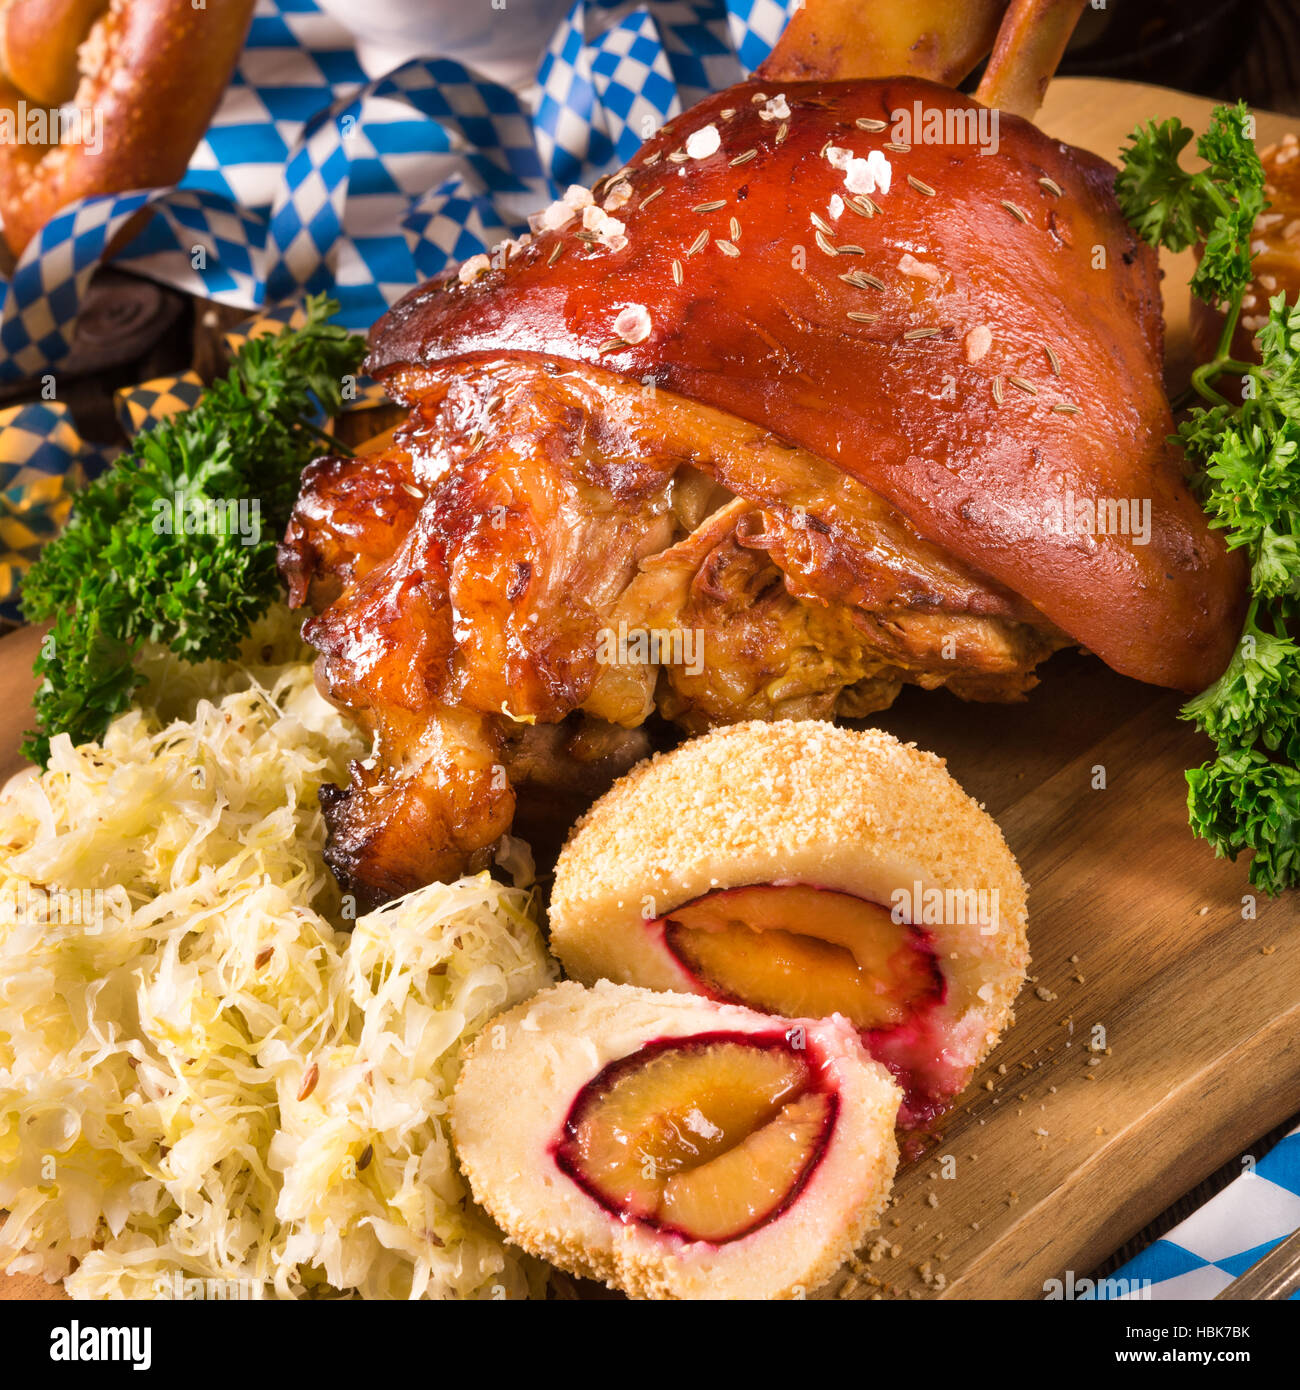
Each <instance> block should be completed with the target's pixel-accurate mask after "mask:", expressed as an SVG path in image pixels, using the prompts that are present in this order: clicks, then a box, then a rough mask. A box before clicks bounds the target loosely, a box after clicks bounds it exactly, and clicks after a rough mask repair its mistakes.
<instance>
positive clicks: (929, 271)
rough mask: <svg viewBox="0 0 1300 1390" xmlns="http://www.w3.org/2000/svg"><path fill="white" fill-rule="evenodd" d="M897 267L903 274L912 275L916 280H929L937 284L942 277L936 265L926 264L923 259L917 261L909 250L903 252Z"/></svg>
mask: <svg viewBox="0 0 1300 1390" xmlns="http://www.w3.org/2000/svg"><path fill="white" fill-rule="evenodd" d="M898 268H899V270H901V271H902V272H903V274H904V275H914V276H915V277H916V278H917V279H918V280H931V281H933V282H935V283H936V284H937V283H938V282H939V281H940V280H942V279H943V275H942V274H941V273H940V271H939V268H938V266H933V265H928V264H927V263H926V262H925V261H918V260H917V259H916V257H915V256H914V255H912V253H911V252H910V251H904V252H903V257H902V259H901V260H900V261H899V262H898Z"/></svg>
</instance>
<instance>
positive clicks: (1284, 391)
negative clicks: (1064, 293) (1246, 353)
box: [1116, 102, 1300, 894]
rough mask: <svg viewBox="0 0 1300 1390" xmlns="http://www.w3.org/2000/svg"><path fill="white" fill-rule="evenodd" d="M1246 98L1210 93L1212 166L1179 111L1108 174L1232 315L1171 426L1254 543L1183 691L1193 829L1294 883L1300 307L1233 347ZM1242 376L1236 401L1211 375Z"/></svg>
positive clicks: (1258, 203)
mask: <svg viewBox="0 0 1300 1390" xmlns="http://www.w3.org/2000/svg"><path fill="white" fill-rule="evenodd" d="M1251 134H1252V125H1251V120H1250V113H1249V110H1248V109H1247V107H1246V105H1245V103H1244V102H1239V103H1238V104H1237V105H1236V106H1220V107H1216V108H1215V111H1214V114H1213V116H1212V118H1211V122H1210V128H1209V130H1208V131H1207V132H1206V134H1205V135H1203V136H1202V137H1201V138H1200V139H1199V140H1198V141H1197V145H1196V148H1197V152H1198V153H1199V154H1200V156H1201V158H1202V159H1203V160H1204V161H1205V168H1204V169H1202V170H1199V171H1197V172H1195V173H1189V172H1187V171H1186V170H1184V169H1183V168H1182V167H1181V164H1180V163H1179V157H1180V155H1181V154H1182V152H1183V151H1184V149H1185V148H1186V146H1187V145H1188V143H1189V142H1190V140H1191V138H1192V132H1191V131H1190V130H1188V129H1187V127H1186V126H1184V125H1182V124H1181V122H1179V121H1178V120H1176V119H1175V120H1169V121H1165V122H1163V123H1161V124H1159V125H1157V124H1156V123H1154V122H1152V123H1150V124H1148V125H1147V126H1145V127H1140V128H1139V129H1138V130H1136V131H1135V132H1134V134H1133V137H1132V142H1131V144H1130V146H1129V147H1128V149H1126V150H1125V151H1124V153H1123V155H1122V161H1123V168H1122V170H1121V172H1120V174H1119V176H1118V178H1117V180H1116V191H1117V193H1118V196H1119V200H1120V206H1121V207H1122V208H1123V210H1124V213H1125V215H1126V216H1127V217H1128V219H1129V221H1130V222H1131V223H1132V224H1133V226H1134V227H1135V228H1136V229H1137V231H1138V232H1139V233H1140V234H1141V235H1142V236H1143V237H1144V238H1145V239H1146V240H1147V241H1148V242H1150V243H1151V244H1152V245H1153V246H1166V247H1168V248H1169V249H1170V250H1172V251H1181V250H1184V249H1185V248H1186V247H1187V246H1189V245H1191V244H1192V243H1193V242H1194V241H1198V240H1199V241H1202V242H1203V243H1204V250H1203V253H1202V256H1201V261H1200V265H1199V267H1198V268H1197V271H1196V274H1195V275H1194V276H1193V278H1192V282H1191V284H1192V290H1193V292H1194V293H1195V294H1196V295H1197V296H1198V297H1199V298H1201V299H1203V300H1205V301H1206V302H1207V303H1209V304H1212V305H1215V306H1216V307H1217V308H1219V309H1220V310H1221V311H1222V312H1223V313H1224V315H1225V317H1224V324H1223V332H1222V334H1221V336H1220V339H1219V343H1218V347H1217V350H1216V352H1215V355H1214V357H1213V358H1212V359H1211V360H1210V361H1209V362H1206V363H1203V364H1202V365H1201V366H1199V367H1197V368H1196V370H1195V371H1194V372H1193V373H1192V382H1191V393H1192V398H1193V399H1195V398H1196V397H1200V398H1201V400H1202V401H1203V402H1205V403H1204V404H1201V405H1197V406H1196V407H1195V408H1194V409H1193V410H1192V411H1191V412H1190V414H1188V415H1187V416H1186V418H1185V419H1184V420H1183V421H1182V422H1181V424H1180V425H1179V427H1178V436H1177V438H1178V441H1179V443H1181V445H1182V447H1183V450H1184V452H1185V454H1186V456H1187V459H1188V463H1189V469H1190V481H1191V483H1192V485H1193V487H1194V488H1195V489H1196V491H1197V494H1198V496H1199V497H1200V499H1201V502H1202V505H1203V506H1204V507H1205V510H1206V512H1207V513H1208V515H1209V517H1210V525H1211V526H1213V527H1216V528H1218V529H1221V530H1223V531H1224V533H1225V539H1226V541H1227V544H1228V546H1229V548H1230V549H1234V550H1245V551H1246V553H1247V555H1248V556H1249V559H1250V588H1251V603H1250V608H1249V611H1248V613H1247V616H1246V622H1245V626H1244V628H1243V630H1242V635H1241V641H1240V642H1239V643H1238V646H1237V649H1236V651H1235V653H1234V655H1233V658H1232V661H1231V662H1230V663H1229V665H1228V668H1227V670H1225V671H1224V673H1223V674H1222V675H1221V676H1220V677H1219V679H1218V680H1217V681H1215V683H1214V684H1213V685H1212V686H1210V687H1209V689H1207V690H1204V691H1202V692H1201V693H1200V694H1199V695H1197V696H1196V697H1195V699H1193V700H1190V701H1189V702H1188V703H1187V704H1186V705H1185V706H1184V707H1183V711H1182V713H1183V717H1184V718H1186V719H1189V720H1191V721H1192V722H1193V723H1194V724H1195V725H1196V726H1197V727H1198V728H1199V729H1201V730H1202V732H1204V733H1205V734H1207V735H1208V736H1209V737H1210V738H1211V739H1212V740H1213V741H1214V745H1215V752H1216V756H1215V757H1214V758H1213V759H1212V760H1211V761H1209V762H1207V763H1205V764H1204V765H1203V766H1201V767H1198V768H1193V769H1192V770H1191V771H1189V772H1188V774H1187V785H1188V798H1187V804H1188V811H1189V814H1190V819H1191V825H1192V829H1193V831H1194V832H1195V833H1196V834H1197V835H1199V836H1201V837H1203V838H1204V839H1206V840H1207V841H1209V843H1210V844H1212V845H1213V846H1214V848H1215V852H1216V853H1218V854H1220V855H1226V856H1228V858H1230V859H1233V860H1235V859H1236V858H1237V856H1238V855H1239V854H1242V853H1243V852H1246V851H1250V852H1252V859H1251V865H1250V881H1251V883H1253V884H1254V885H1255V886H1256V887H1258V888H1260V889H1262V890H1263V891H1264V892H1266V893H1270V894H1275V893H1280V892H1281V891H1283V889H1286V888H1290V887H1295V886H1296V885H1297V884H1300V770H1297V763H1300V646H1298V645H1297V643H1296V641H1295V640H1294V638H1293V637H1292V635H1291V630H1290V624H1291V622H1292V621H1293V620H1294V619H1295V618H1296V616H1297V614H1300V307H1292V308H1288V307H1287V304H1286V298H1285V296H1284V295H1277V296H1275V297H1274V298H1273V300H1272V301H1271V303H1270V305H1269V315H1268V321H1267V323H1266V325H1265V326H1264V327H1263V329H1261V331H1260V335H1259V340H1260V348H1261V358H1262V361H1261V363H1259V364H1255V363H1251V362H1242V361H1239V360H1237V359H1235V358H1233V357H1232V355H1231V344H1232V339H1233V336H1234V334H1235V332H1236V328H1237V322H1238V319H1239V317H1240V314H1241V301H1242V297H1243V296H1244V294H1245V293H1246V291H1247V289H1248V288H1249V286H1250V284H1251V280H1252V270H1251V250H1250V242H1251V236H1252V230H1253V227H1254V224H1255V219H1256V218H1257V217H1258V216H1259V214H1260V212H1262V211H1263V210H1264V208H1265V207H1266V206H1267V204H1266V202H1265V199H1264V171H1263V168H1262V166H1261V165H1260V162H1259V157H1258V155H1257V154H1256V152H1255V146H1254V141H1253V139H1252V138H1251ZM1225 373H1232V374H1234V375H1237V376H1239V377H1240V378H1241V381H1242V402H1241V404H1240V405H1239V406H1238V405H1234V404H1233V403H1231V402H1230V401H1228V400H1227V398H1226V397H1224V396H1223V395H1222V394H1221V393H1220V392H1219V391H1217V390H1215V388H1214V381H1215V379H1216V378H1217V377H1220V376H1222V375H1224V374H1225Z"/></svg>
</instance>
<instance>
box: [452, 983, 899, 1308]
mask: <svg viewBox="0 0 1300 1390" xmlns="http://www.w3.org/2000/svg"><path fill="white" fill-rule="evenodd" d="M898 1101H899V1091H898V1088H897V1086H896V1085H895V1084H894V1082H893V1080H892V1078H891V1077H890V1074H889V1072H888V1071H887V1070H886V1069H885V1068H884V1067H882V1066H880V1065H879V1064H878V1063H876V1062H874V1061H872V1060H871V1058H870V1057H869V1056H868V1055H867V1054H866V1052H865V1051H864V1049H863V1048H862V1045H861V1042H860V1039H859V1037H858V1034H857V1031H856V1029H854V1028H853V1027H852V1026H851V1025H850V1024H849V1023H847V1022H846V1021H845V1020H843V1019H837V1020H833V1021H827V1020H808V1019H801V1020H800V1019H785V1018H773V1017H772V1016H770V1015H767V1014H759V1013H755V1012H753V1011H752V1010H749V1009H743V1008H738V1007H736V1006H733V1005H726V1004H717V1003H715V1002H713V1001H711V1000H708V999H705V998H702V997H700V996H696V995H681V994H664V993H657V992H653V991H650V990H642V989H634V988H632V987H630V986H618V985H611V984H609V983H608V982H603V981H602V982H601V983H600V984H598V985H597V986H596V987H595V988H593V989H584V988H583V987H582V986H581V985H578V984H574V983H566V984H563V985H557V986H555V987H554V988H553V989H550V990H546V991H544V992H543V993H542V994H540V995H538V996H536V998H535V999H533V1000H531V1001H530V1002H529V1003H528V1004H526V1005H522V1006H520V1007H519V1008H516V1009H514V1010H512V1011H511V1012H510V1013H509V1014H506V1015H505V1016H504V1017H503V1018H501V1019H498V1020H496V1021H495V1022H494V1023H493V1025H492V1027H491V1028H490V1029H489V1030H488V1031H487V1033H486V1034H485V1035H484V1036H483V1037H482V1038H480V1040H479V1041H478V1042H476V1043H475V1045H474V1046H473V1047H472V1048H471V1050H470V1052H469V1053H468V1055H467V1057H466V1060H465V1065H464V1070H463V1072H462V1074H461V1078H460V1082H459V1083H458V1085H457V1089H456V1094H455V1097H454V1100H453V1104H452V1114H451V1120H452V1132H453V1135H454V1137H455V1142H456V1148H457V1151H458V1153H459V1155H460V1159H461V1164H462V1166H463V1168H464V1170H465V1173H466V1175H467V1176H468V1178H469V1181H470V1185H471V1187H472V1188H473V1191H474V1195H475V1198H476V1200H478V1201H479V1202H480V1203H481V1204H482V1205H483V1206H484V1207H485V1208H486V1209H487V1210H488V1211H489V1213H491V1215H492V1216H493V1218H494V1219H495V1220H496V1221H497V1223H498V1224H499V1225H500V1226H501V1227H502V1229H503V1230H504V1231H505V1232H506V1234H507V1235H508V1236H509V1237H510V1238H511V1239H512V1240H514V1241H515V1242H516V1243H517V1244H519V1245H521V1246H523V1248H524V1249H525V1250H530V1251H532V1252H533V1253H535V1254H537V1255H539V1256H541V1257H542V1258H544V1259H547V1260H549V1261H550V1262H551V1263H553V1264H556V1265H559V1266H560V1267H561V1268H563V1269H567V1270H569V1271H571V1272H573V1273H576V1274H583V1275H589V1276H592V1277H594V1278H598V1279H603V1280H605V1281H606V1282H607V1283H609V1284H610V1285H611V1287H615V1288H621V1289H623V1290H624V1291H625V1292H627V1293H629V1294H631V1295H633V1296H635V1297H665V1298H777V1297H790V1296H794V1295H796V1294H798V1293H801V1292H802V1293H810V1292H812V1291H813V1290H814V1289H815V1288H816V1287H817V1286H818V1285H819V1284H821V1283H822V1282H824V1281H825V1280H826V1279H827V1278H829V1276H830V1275H831V1274H832V1273H834V1271H835V1270H836V1269H837V1268H838V1267H839V1266H840V1264H841V1263H842V1262H843V1261H844V1260H845V1259H846V1258H847V1257H848V1255H849V1254H850V1253H852V1251H853V1250H854V1249H855V1248H856V1247H857V1245H858V1244H859V1243H860V1242H861V1240H862V1238H863V1237H864V1236H865V1234H866V1232H867V1230H868V1229H869V1228H870V1227H871V1226H872V1225H873V1224H874V1223H875V1222H876V1220H877V1218H878V1215H879V1212H880V1210H881V1208H882V1207H883V1205H884V1202H885V1200H886V1197H887V1195H888V1190H889V1184H890V1181H891V1180H892V1177H893V1172H894V1166H895V1164H896V1162H897V1146H896V1143H895V1139H894V1116H895V1113H896V1111H897V1108H898Z"/></svg>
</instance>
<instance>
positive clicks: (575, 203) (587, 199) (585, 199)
mask: <svg viewBox="0 0 1300 1390" xmlns="http://www.w3.org/2000/svg"><path fill="white" fill-rule="evenodd" d="M564 201H565V202H566V203H568V205H569V206H570V207H571V208H575V209H576V208H587V207H590V206H591V205H592V203H594V202H595V201H596V200H595V199H594V198H593V197H592V196H591V189H590V188H584V187H583V186H582V185H581V184H580V183H571V184H570V185H569V186H568V188H566V189H565V190H564Z"/></svg>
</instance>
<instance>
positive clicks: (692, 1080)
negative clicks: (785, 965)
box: [555, 1033, 838, 1245]
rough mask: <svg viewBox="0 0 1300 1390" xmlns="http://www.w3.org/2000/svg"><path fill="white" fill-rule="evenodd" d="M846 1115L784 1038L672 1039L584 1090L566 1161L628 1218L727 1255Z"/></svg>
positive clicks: (623, 1061)
mask: <svg viewBox="0 0 1300 1390" xmlns="http://www.w3.org/2000/svg"><path fill="white" fill-rule="evenodd" d="M837 1109H838V1101H837V1098H836V1096H835V1095H834V1094H833V1093H832V1092H830V1091H827V1090H825V1089H824V1087H823V1084H822V1081H821V1078H820V1077H819V1076H818V1074H817V1071H816V1069H815V1068H814V1066H813V1065H812V1064H811V1063H810V1061H809V1058H808V1054H807V1051H806V1050H800V1049H796V1048H795V1047H794V1046H792V1044H791V1042H790V1041H789V1040H788V1039H787V1038H786V1037H785V1035H784V1034H782V1033H761V1034H748V1033H703V1034H698V1035H696V1036H694V1037H688V1038H661V1039H658V1040H657V1041H655V1042H650V1043H647V1044H646V1045H645V1046H644V1047H642V1048H640V1049H638V1051H636V1052H634V1053H632V1054H631V1055H630V1056H628V1057H623V1058H620V1059H619V1060H618V1061H616V1062H611V1063H610V1064H609V1066H607V1067H605V1068H604V1069H603V1070H602V1071H601V1072H600V1073H599V1074H598V1075H597V1076H595V1077H594V1078H593V1079H592V1080H591V1081H589V1082H588V1083H587V1085H586V1086H584V1087H583V1088H582V1090H581V1091H580V1092H579V1093H578V1096H577V1098H576V1099H575V1100H574V1102H573V1105H572V1107H571V1108H570V1110H569V1115H568V1118H567V1119H566V1120H565V1124H564V1132H563V1136H562V1137H561V1139H560V1141H559V1143H558V1144H557V1145H556V1147H555V1161H556V1163H557V1164H558V1166H559V1167H560V1169H561V1170H562V1171H563V1172H564V1173H566V1174H567V1175H568V1176H569V1177H570V1178H572V1179H573V1181H574V1182H576V1183H577V1184H578V1185H579V1186H580V1187H581V1188H582V1189H583V1190H584V1191H586V1192H587V1193H589V1194H590V1195H591V1196H592V1197H594V1198H595V1199H596V1200H597V1201H598V1202H600V1204H601V1205H602V1206H603V1207H605V1208H606V1210H608V1211H610V1212H613V1213H614V1214H615V1215H616V1216H618V1217H619V1218H620V1219H621V1220H623V1221H639V1222H643V1223H644V1224H646V1225H649V1226H653V1227H655V1228H656V1229H658V1230H662V1231H666V1232H670V1233H672V1234H675V1235H679V1236H682V1237H684V1238H685V1239H687V1240H703V1241H709V1242H710V1243H712V1244H715V1245H722V1244H725V1243H726V1242H727V1241H731V1240H736V1239H738V1238H739V1237H741V1236H744V1235H748V1234H749V1233H750V1232H751V1231H754V1230H757V1229H758V1228H759V1227H760V1226H763V1225H765V1224H766V1223H767V1222H769V1221H772V1220H773V1219H774V1218H775V1217H777V1216H779V1215H780V1214H781V1212H783V1211H784V1210H785V1209H786V1208H787V1207H788V1206H789V1205H790V1204H791V1203H792V1202H793V1201H794V1200H795V1198H796V1197H797V1196H798V1195H799V1193H800V1191H801V1190H802V1189H803V1187H804V1184H805V1183H806V1182H807V1181H808V1178H809V1176H810V1174H811V1173H812V1171H813V1169H814V1168H816V1166H817V1164H818V1162H819V1161H820V1160H821V1157H822V1155H823V1154H824V1153H825V1150H826V1145H827V1142H828V1140H829V1138H830V1134H831V1130H832V1128H833V1126H834V1123H835V1116H836V1112H837Z"/></svg>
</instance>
